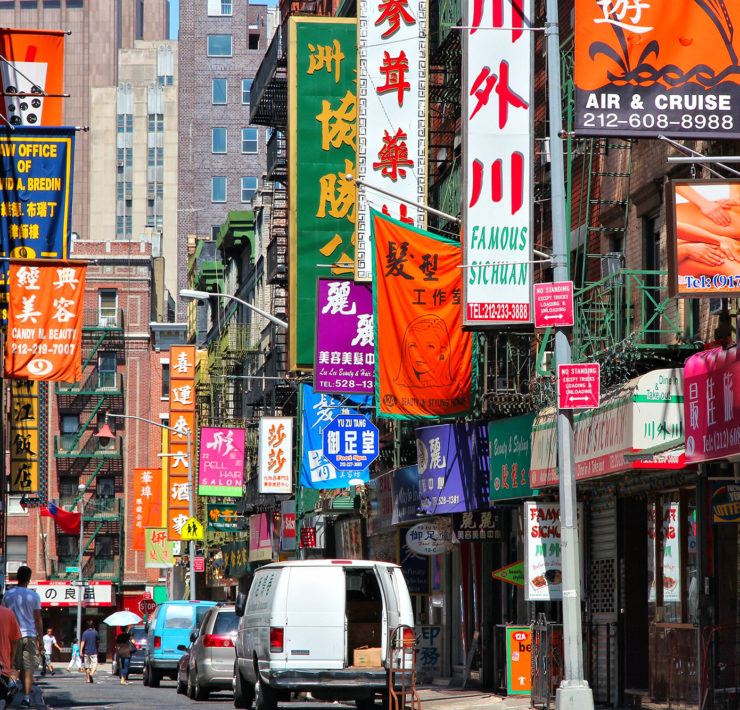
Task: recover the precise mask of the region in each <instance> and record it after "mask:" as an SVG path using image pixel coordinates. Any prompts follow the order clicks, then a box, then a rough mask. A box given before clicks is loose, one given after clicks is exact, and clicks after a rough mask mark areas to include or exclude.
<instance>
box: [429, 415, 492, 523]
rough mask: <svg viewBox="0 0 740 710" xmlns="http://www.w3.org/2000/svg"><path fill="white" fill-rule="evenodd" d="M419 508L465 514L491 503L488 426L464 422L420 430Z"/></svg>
mask: <svg viewBox="0 0 740 710" xmlns="http://www.w3.org/2000/svg"><path fill="white" fill-rule="evenodd" d="M416 463H417V468H418V471H419V507H420V508H421V510H422V511H424V512H425V513H427V514H430V515H433V514H438V513H465V512H468V511H472V510H482V509H486V508H488V507H489V506H490V503H489V500H488V493H489V489H488V486H489V470H490V467H489V459H488V429H487V427H486V425H485V423H484V422H461V423H457V424H439V425H436V426H427V427H421V428H419V429H417V430H416Z"/></svg>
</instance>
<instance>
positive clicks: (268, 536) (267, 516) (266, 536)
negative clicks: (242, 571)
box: [249, 513, 272, 562]
mask: <svg viewBox="0 0 740 710" xmlns="http://www.w3.org/2000/svg"><path fill="white" fill-rule="evenodd" d="M271 559H272V514H271V513H257V515H250V516H249V561H250V562H264V561H266V560H271Z"/></svg>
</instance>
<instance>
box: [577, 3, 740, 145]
mask: <svg viewBox="0 0 740 710" xmlns="http://www.w3.org/2000/svg"><path fill="white" fill-rule="evenodd" d="M738 26H740V3H738V2H737V0H695V1H694V0H651V1H650V2H640V1H639V0H635V1H634V2H624V0H598V1H597V0H576V2H575V87H574V89H575V91H574V93H575V103H576V111H575V125H574V128H575V131H576V133H578V134H579V135H596V136H617V137H624V136H637V137H651V136H652V137H658V136H659V135H661V134H663V135H668V136H671V135H673V136H680V137H682V138H688V137H690V136H694V137H696V138H710V137H714V138H724V139H729V138H738V137H740V122H739V121H738V115H739V114H740V60H739V59H738V51H740V46H738V42H737V35H735V27H738Z"/></svg>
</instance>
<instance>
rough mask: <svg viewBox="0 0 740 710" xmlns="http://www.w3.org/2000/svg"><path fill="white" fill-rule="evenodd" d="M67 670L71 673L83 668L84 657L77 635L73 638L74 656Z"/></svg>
mask: <svg viewBox="0 0 740 710" xmlns="http://www.w3.org/2000/svg"><path fill="white" fill-rule="evenodd" d="M67 670H68V671H69V672H70V673H71V672H72V671H79V670H82V658H81V657H80V642H79V641H78V640H77V637H76V636H75V637H74V638H73V639H72V658H70V659H69V665H68V666H67Z"/></svg>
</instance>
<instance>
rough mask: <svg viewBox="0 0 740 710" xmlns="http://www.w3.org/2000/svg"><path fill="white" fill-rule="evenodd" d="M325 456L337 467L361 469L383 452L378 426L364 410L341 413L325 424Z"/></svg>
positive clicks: (349, 469)
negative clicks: (381, 450)
mask: <svg viewBox="0 0 740 710" xmlns="http://www.w3.org/2000/svg"><path fill="white" fill-rule="evenodd" d="M323 444H324V456H325V457H326V458H327V459H328V460H329V462H330V463H331V464H332V465H333V466H334V468H336V469H337V470H338V471H362V470H363V469H365V468H367V467H368V466H369V465H370V464H371V463H372V462H373V461H375V459H376V458H378V454H379V453H380V444H379V439H378V428H377V427H376V426H375V424H373V423H372V422H371V421H370V420H369V419H368V418H367V417H365V416H363V415H362V414H340V415H339V416H338V417H336V418H335V419H334V420H333V421H331V422H330V423H329V424H327V425H326V427H324V432H323Z"/></svg>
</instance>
